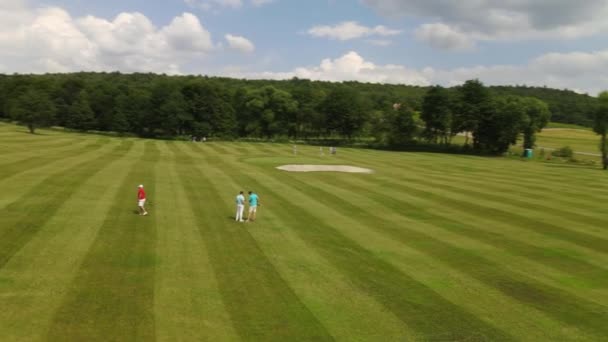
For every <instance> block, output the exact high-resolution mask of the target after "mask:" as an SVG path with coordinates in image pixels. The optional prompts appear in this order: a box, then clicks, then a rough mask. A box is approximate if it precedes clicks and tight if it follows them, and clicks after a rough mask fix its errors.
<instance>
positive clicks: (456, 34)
mask: <svg viewBox="0 0 608 342" xmlns="http://www.w3.org/2000/svg"><path fill="white" fill-rule="evenodd" d="M415 35H416V39H418V40H421V41H424V42H427V43H429V44H430V45H431V46H432V47H435V48H438V49H443V50H470V49H472V48H473V47H474V46H475V41H474V40H473V39H471V37H470V36H468V35H467V34H465V33H462V32H460V31H458V30H455V29H453V28H452V27H449V26H447V25H445V24H441V23H436V24H425V25H422V26H421V27H419V28H418V29H417V30H416V32H415Z"/></svg>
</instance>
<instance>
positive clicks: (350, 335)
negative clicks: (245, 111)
mask: <svg viewBox="0 0 608 342" xmlns="http://www.w3.org/2000/svg"><path fill="white" fill-rule="evenodd" d="M224 146H225V145H224ZM230 150H232V149H230ZM248 150H249V149H248ZM197 152H198V151H197ZM231 155H232V154H231ZM230 170H233V169H232V168H224V167H221V166H220V167H216V166H215V165H214V166H213V167H205V173H206V174H208V176H209V178H211V179H214V181H216V182H218V183H220V184H225V185H226V187H231V188H234V189H239V186H242V180H241V179H240V176H239V175H238V174H234V172H232V171H230ZM266 199H267V198H266V197H264V203H265V204H264V207H263V208H261V209H262V217H263V218H262V219H261V220H260V221H259V222H256V223H255V224H246V225H244V229H246V230H247V232H248V233H249V234H250V235H251V236H252V237H253V238H254V239H255V240H256V242H257V244H258V245H259V246H260V248H261V249H262V250H263V251H264V254H265V255H266V256H267V257H268V259H269V260H270V261H271V262H272V264H273V266H274V267H275V268H276V269H277V270H278V271H279V273H280V274H281V276H282V278H283V279H285V280H286V281H287V282H288V283H289V285H290V287H291V288H292V289H293V290H294V292H295V293H296V295H297V296H298V297H299V298H300V300H301V301H302V302H303V304H304V305H305V306H306V307H307V308H308V309H309V310H310V311H311V312H312V313H313V314H314V315H315V317H317V318H318V319H319V320H320V321H321V322H323V325H324V326H325V328H326V329H327V330H328V331H329V332H330V333H331V335H332V336H334V337H335V338H336V340H343V341H370V340H389V341H399V340H408V341H409V340H416V337H417V335H415V333H414V332H413V331H410V330H408V329H407V327H406V326H405V325H404V324H403V322H402V321H401V320H400V319H399V318H398V317H396V316H395V315H394V314H392V313H391V312H390V311H387V310H386V309H385V307H384V306H383V305H382V304H381V303H379V302H377V301H376V300H375V299H374V298H373V297H371V296H369V295H368V294H366V293H365V292H363V291H361V290H360V289H359V288H358V287H356V286H353V285H352V284H351V281H350V279H349V278H348V277H346V276H344V275H343V274H342V273H341V272H340V271H339V270H338V269H336V268H334V266H333V264H331V263H329V262H328V261H326V260H325V259H324V258H323V257H322V256H321V255H320V254H318V253H317V252H316V251H315V250H314V249H312V248H310V247H309V246H307V245H306V243H305V242H304V241H303V240H302V239H300V238H299V236H298V235H297V234H296V232H295V231H294V230H293V228H292V226H293V224H294V223H295V222H297V221H294V220H289V221H286V220H283V219H281V218H279V217H278V216H277V215H275V214H274V213H273V211H269V210H266V208H267V205H266V203H268V204H269V207H271V206H272V202H273V201H272V200H271V197H268V199H269V201H268V202H267V201H266ZM301 224H304V225H305V224H306V223H301ZM369 318H373V319H369Z"/></svg>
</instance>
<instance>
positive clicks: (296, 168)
mask: <svg viewBox="0 0 608 342" xmlns="http://www.w3.org/2000/svg"><path fill="white" fill-rule="evenodd" d="M277 169H279V170H283V171H289V172H348V173H372V172H374V171H373V170H370V169H364V168H362V167H356V166H347V165H283V166H278V167H277Z"/></svg>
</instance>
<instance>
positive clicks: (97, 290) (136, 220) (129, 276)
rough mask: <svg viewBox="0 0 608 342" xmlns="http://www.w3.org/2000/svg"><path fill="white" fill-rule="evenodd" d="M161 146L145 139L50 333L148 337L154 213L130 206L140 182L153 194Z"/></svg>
mask: <svg viewBox="0 0 608 342" xmlns="http://www.w3.org/2000/svg"><path fill="white" fill-rule="evenodd" d="M158 159H159V151H158V149H157V148H156V146H155V143H154V142H153V141H147V142H145V149H144V153H143V155H142V156H141V159H140V161H139V162H138V163H137V164H136V165H135V167H133V168H131V170H130V171H129V173H128V176H127V177H126V178H125V180H124V181H123V182H122V185H121V189H122V191H120V192H119V193H118V198H116V201H115V204H114V205H113V206H112V209H111V210H110V212H109V215H108V216H107V217H106V220H105V221H104V223H103V225H102V227H101V228H100V229H99V232H98V235H97V237H96V239H95V241H94V243H93V245H92V246H91V248H90V250H89V253H88V254H87V256H86V257H85V259H84V261H83V263H82V265H81V267H80V270H79V272H78V274H77V276H76V278H75V280H74V282H73V283H72V285H71V287H70V292H69V293H68V294H66V297H65V298H66V299H65V301H64V302H63V304H62V305H61V307H60V308H59V309H58V311H57V313H56V314H55V317H54V320H53V326H52V327H51V329H50V331H49V333H48V336H47V337H48V339H50V340H54V341H135V340H145V341H151V340H154V339H155V328H154V287H155V285H154V279H155V267H156V264H157V262H158V260H157V257H156V251H155V248H156V230H157V228H156V219H155V218H154V212H152V211H151V213H152V214H151V215H150V216H146V217H141V216H139V215H137V214H136V212H134V210H135V208H136V206H135V204H136V201H135V193H136V187H137V184H138V183H140V182H141V183H144V184H146V185H147V186H146V191H147V192H148V193H149V194H150V197H151V198H153V194H154V184H155V173H154V170H155V169H154V166H155V163H156V162H157V161H158Z"/></svg>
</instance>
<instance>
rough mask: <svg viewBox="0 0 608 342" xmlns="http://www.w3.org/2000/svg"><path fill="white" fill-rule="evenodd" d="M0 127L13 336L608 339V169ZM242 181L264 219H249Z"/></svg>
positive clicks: (2, 258)
mask: <svg viewBox="0 0 608 342" xmlns="http://www.w3.org/2000/svg"><path fill="white" fill-rule="evenodd" d="M0 142H2V144H0V152H1V153H2V155H3V158H2V159H0V306H2V307H3V310H2V311H1V312H0V337H1V338H0V339H2V341H43V340H48V341H153V340H156V341H200V340H208V341H239V340H240V341H330V340H340V341H389V340H390V341H400V340H408V341H409V340H412V341H418V340H419V341H515V340H522V341H603V340H606V339H607V338H608V325H607V324H606V322H608V267H607V266H606V265H608V247H607V246H608V232H607V231H606V227H607V226H608V215H607V214H606V212H605V210H604V207H605V204H604V203H605V199H606V198H607V196H608V184H607V183H605V182H602V181H601V178H600V177H603V175H604V174H603V173H600V172H599V171H598V170H595V169H591V168H580V167H576V168H573V167H568V166H564V165H559V164H547V163H541V162H521V161H517V160H509V159H493V158H482V157H471V156H455V155H439V154H427V153H394V152H380V151H372V150H361V149H349V148H340V149H339V151H338V154H337V155H328V154H325V155H320V153H319V147H318V146H317V147H315V146H298V155H294V154H293V152H292V147H291V145H284V144H269V143H237V142H206V143H192V142H179V141H152V140H140V139H119V138H110V137H99V136H93V135H82V134H68V133H61V132H54V131H44V130H41V134H40V135H36V136H31V137H30V136H29V135H27V134H23V133H21V129H20V128H16V127H15V126H12V125H7V124H0ZM284 164H340V165H353V166H361V167H367V168H371V169H374V171H375V173H373V174H367V175H357V174H337V173H287V172H283V171H279V170H276V169H275V168H276V166H279V165H284ZM598 179H600V181H598ZM140 183H143V184H144V185H145V189H146V192H147V194H148V198H149V203H148V210H149V212H150V215H149V216H145V217H142V216H139V215H137V213H136V206H135V193H136V186H137V185H138V184H140ZM240 190H244V191H247V190H254V191H256V192H257V193H258V194H259V195H260V199H261V206H260V207H259V213H258V219H257V220H256V221H255V222H251V223H239V222H235V221H234V209H235V203H234V197H235V196H236V194H237V193H238V191H240Z"/></svg>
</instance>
